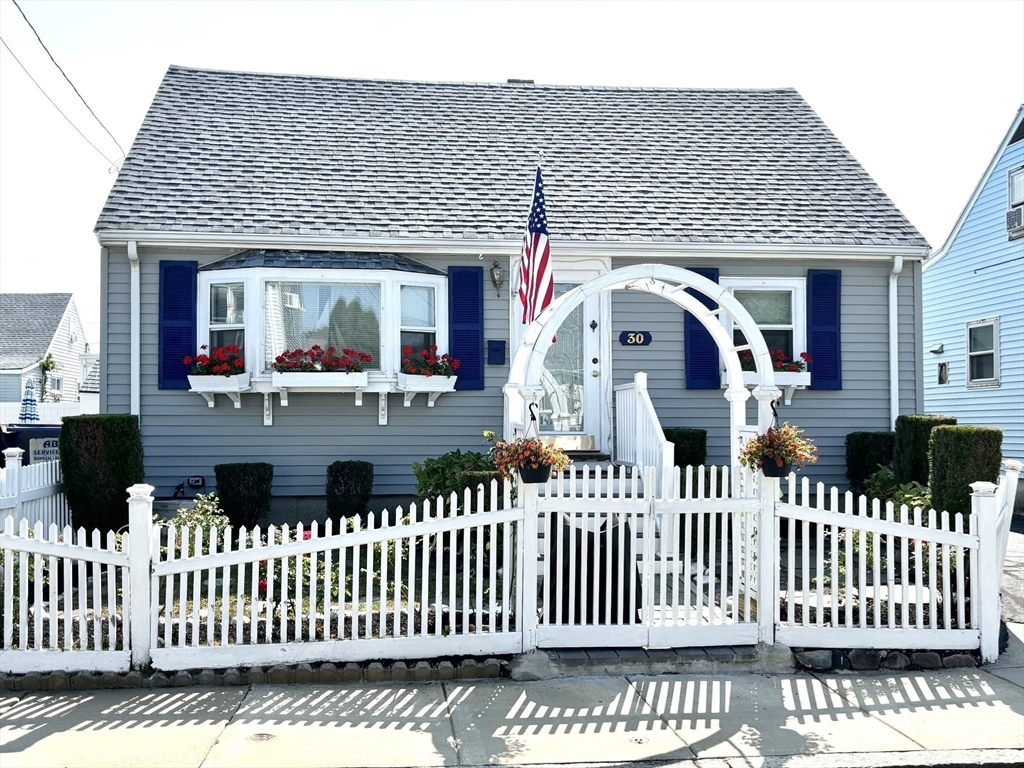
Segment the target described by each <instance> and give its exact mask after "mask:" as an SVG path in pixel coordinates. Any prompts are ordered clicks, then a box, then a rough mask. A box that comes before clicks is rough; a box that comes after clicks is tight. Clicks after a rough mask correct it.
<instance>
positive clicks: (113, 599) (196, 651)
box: [0, 462, 1021, 672]
mask: <svg viewBox="0 0 1024 768" xmlns="http://www.w3.org/2000/svg"><path fill="white" fill-rule="evenodd" d="M1006 467H1007V471H1006V473H1005V475H1004V477H1003V478H1002V480H1001V482H1000V484H999V485H998V486H996V485H993V484H991V483H975V484H974V485H973V486H972V489H973V494H972V504H973V511H972V513H971V514H970V515H969V516H963V515H955V516H950V515H948V514H946V513H942V514H937V513H935V512H933V511H931V510H929V511H927V513H926V512H924V511H920V510H907V509H905V508H900V509H893V508H891V506H889V507H882V506H881V505H878V504H877V503H874V502H871V501H869V500H867V499H862V498H854V497H852V496H851V495H849V494H846V495H842V496H840V494H839V493H838V491H837V490H836V489H826V488H824V486H822V485H818V486H816V487H815V488H814V489H813V490H814V491H816V493H814V494H813V495H812V493H811V490H812V489H811V487H810V485H809V484H808V483H807V482H806V481H805V480H800V481H799V482H798V481H797V478H796V476H795V475H791V476H790V477H789V478H788V479H787V480H786V481H785V483H786V486H787V489H786V490H787V494H786V496H785V497H784V498H783V499H782V500H780V481H779V480H777V479H774V478H764V477H760V476H759V475H754V474H751V473H749V472H746V471H744V470H742V469H728V468H721V469H720V468H715V467H708V468H704V467H698V468H692V467H688V468H686V470H685V471H680V470H679V469H678V468H676V469H675V471H674V473H672V474H670V475H668V476H667V477H665V478H664V480H665V481H664V492H663V493H653V492H647V490H646V489H652V488H654V487H655V472H656V469H655V468H654V467H648V468H646V469H645V471H644V475H645V476H644V477H643V478H641V477H640V473H639V471H638V470H636V469H634V468H629V469H627V468H624V467H620V468H618V470H617V472H616V473H606V472H592V471H591V470H590V469H589V468H587V467H583V468H575V467H570V469H569V470H568V471H567V472H564V473H560V474H559V475H556V476H555V477H554V478H552V480H551V481H550V483H548V484H547V485H546V486H544V487H538V486H535V485H520V486H519V488H518V497H517V499H516V502H515V505H513V501H512V498H513V497H512V489H511V488H510V487H509V486H508V485H502V486H499V485H498V483H497V482H496V481H495V482H492V484H491V486H490V488H488V489H487V490H486V493H485V489H484V488H483V487H482V486H481V487H480V488H479V489H478V491H477V493H476V494H470V493H469V492H467V493H466V494H465V495H464V496H463V498H461V499H459V498H458V497H455V496H454V495H453V496H452V497H451V498H448V499H438V500H436V501H435V502H434V503H433V504H430V503H425V504H423V505H422V506H418V507H417V506H411V507H410V508H409V509H408V510H407V511H405V510H401V509H399V510H397V515H396V517H395V518H394V522H389V520H391V519H392V518H390V517H389V516H388V515H387V514H385V515H383V516H382V518H381V522H380V524H377V523H374V522H373V519H372V518H370V519H368V523H367V525H366V526H365V527H361V526H360V524H359V522H358V521H357V520H353V521H350V522H347V523H344V524H342V526H341V528H340V529H339V530H334V529H333V528H332V526H330V525H326V526H323V527H320V526H318V525H313V526H310V527H309V528H305V527H303V526H298V527H296V528H294V529H291V528H289V527H281V528H276V527H270V528H268V529H267V530H265V531H264V530H261V529H259V528H257V529H255V530H253V531H244V530H240V531H237V532H233V531H230V530H229V531H224V532H221V533H218V532H217V531H215V530H195V529H189V528H184V529H182V530H180V531H179V530H175V529H174V528H171V527H154V525H153V522H152V504H153V499H152V496H151V493H152V490H153V489H152V488H151V487H150V486H146V485H138V486H133V487H132V488H131V489H129V494H130V498H129V502H128V503H129V517H130V525H129V532H128V536H127V537H125V538H123V539H122V540H121V542H120V543H119V542H118V541H117V539H116V538H115V537H114V536H113V534H108V535H107V536H106V537H105V546H103V544H104V537H102V536H101V535H100V534H99V532H92V533H91V534H90V535H89V536H87V535H86V532H85V531H78V532H77V534H76V535H74V536H73V535H72V531H71V530H70V529H69V528H65V529H64V530H63V532H62V533H59V534H58V531H59V529H58V528H57V526H50V527H49V529H48V535H47V536H46V537H45V539H44V536H43V533H44V530H46V529H44V527H43V525H42V524H41V523H37V524H36V525H35V526H34V527H31V528H30V527H29V525H28V523H27V521H25V522H23V523H21V524H20V529H19V530H18V533H17V534H15V530H16V527H15V524H14V521H13V518H11V519H9V521H8V522H7V524H6V527H5V529H4V532H3V534H0V552H2V558H0V563H2V566H3V571H2V577H0V590H2V594H3V602H2V605H3V616H2V624H3V642H4V645H3V649H2V650H0V670H2V671H6V672H12V671H18V672H21V671H28V670H40V671H44V670H47V669H62V670H64V669H124V668H126V666H127V664H128V663H129V659H130V662H131V664H132V665H133V666H136V667H139V666H144V665H146V664H147V663H149V662H150V661H152V664H153V666H155V667H156V668H158V669H164V670H174V669H185V668H196V667H228V666H247V665H256V664H259V665H267V664H279V663H298V662H303V661H324V660H334V661H357V660H368V659H379V658H387V659H401V658H430V657H437V656H450V655H463V654H481V655H483V654H511V653H517V652H520V651H525V650H530V649H534V648H543V647H565V646H573V647H610V646H618V647H623V646H626V647H628V646H634V647H652V646H653V647H681V646H688V645H699V646H703V645H723V644H728V645H733V644H741V643H744V644H746V643H754V642H768V643H770V642H774V641H775V640H776V639H778V640H780V641H783V642H787V643H791V644H798V645H802V646H810V647H878V648H897V647H903V648H907V647H911V648H936V649H952V648H980V649H981V654H982V657H983V659H984V660H985V661H993V660H995V658H996V657H997V656H998V648H997V644H998V634H999V618H1000V607H999V578H1000V574H1001V572H1002V566H1003V556H1004V554H1005V547H1006V538H1007V536H1008V529H1009V522H1010V520H1009V518H1010V514H1011V510H1012V504H1013V494H1014V492H1015V489H1016V483H1017V476H1018V474H1019V472H1020V469H1021V465H1020V464H1019V463H1018V462H1006ZM642 481H645V482H642ZM641 489H644V490H643V491H641ZM129 543H130V546H129Z"/></svg>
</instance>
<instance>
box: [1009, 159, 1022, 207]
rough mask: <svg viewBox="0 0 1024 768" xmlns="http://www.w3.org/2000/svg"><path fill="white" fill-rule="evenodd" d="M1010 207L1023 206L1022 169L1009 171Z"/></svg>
mask: <svg viewBox="0 0 1024 768" xmlns="http://www.w3.org/2000/svg"><path fill="white" fill-rule="evenodd" d="M1009 194H1010V207H1011V208H1017V207H1018V206H1021V205H1024V167H1021V168H1014V169H1013V170H1012V171H1010V190H1009Z"/></svg>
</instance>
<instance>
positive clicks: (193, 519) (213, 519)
mask: <svg viewBox="0 0 1024 768" xmlns="http://www.w3.org/2000/svg"><path fill="white" fill-rule="evenodd" d="M165 524H166V525H173V526H174V530H175V532H176V539H177V540H176V542H175V550H174V551H175V553H178V552H180V551H181V529H182V528H183V527H184V526H186V525H187V526H188V527H189V541H188V556H189V557H193V556H195V555H206V554H209V552H210V529H211V528H212V529H214V530H216V531H217V551H218V552H223V551H224V530H225V529H226V528H227V527H228V526H229V525H231V520H230V519H229V518H228V516H227V515H225V514H224V510H222V509H221V508H220V499H218V498H217V494H216V493H208V494H206V495H205V496H204V495H203V494H198V495H197V496H196V498H195V500H194V501H193V502H192V506H189V507H181V508H180V509H179V510H178V512H177V514H175V515H174V517H173V518H172V519H171V520H169V521H167V523H165ZM196 528H202V529H203V542H202V547H201V551H200V552H196V545H195V541H196V540H195V530H196Z"/></svg>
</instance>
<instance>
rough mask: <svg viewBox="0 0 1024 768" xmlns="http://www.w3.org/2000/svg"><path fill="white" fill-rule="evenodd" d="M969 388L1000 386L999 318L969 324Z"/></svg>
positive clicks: (989, 318)
mask: <svg viewBox="0 0 1024 768" xmlns="http://www.w3.org/2000/svg"><path fill="white" fill-rule="evenodd" d="M967 386H968V387H998V386H999V318H998V317H988V318H985V319H984V320H973V321H971V322H969V323H967Z"/></svg>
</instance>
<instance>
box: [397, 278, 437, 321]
mask: <svg viewBox="0 0 1024 768" xmlns="http://www.w3.org/2000/svg"><path fill="white" fill-rule="evenodd" d="M402 325H403V326H412V327H413V328H433V327H434V289H433V288H427V287H424V286H420V285H403V286H402Z"/></svg>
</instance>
